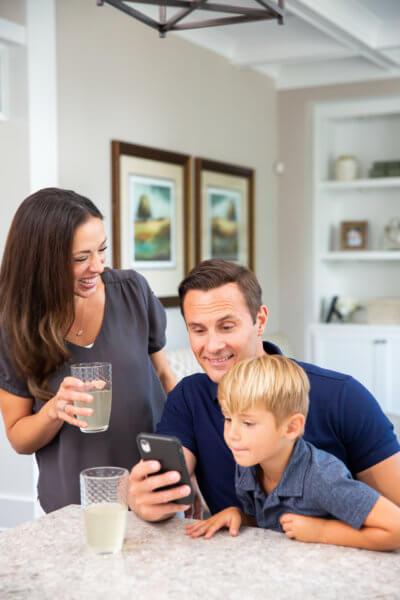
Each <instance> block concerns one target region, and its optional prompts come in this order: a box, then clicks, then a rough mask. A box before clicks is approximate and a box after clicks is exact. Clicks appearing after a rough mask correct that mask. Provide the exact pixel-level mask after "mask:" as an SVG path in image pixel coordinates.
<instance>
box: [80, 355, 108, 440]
mask: <svg viewBox="0 0 400 600" xmlns="http://www.w3.org/2000/svg"><path fill="white" fill-rule="evenodd" d="M71 375H72V377H76V378H77V379H80V380H81V381H83V383H84V387H83V388H79V389H80V391H84V392H86V393H88V394H91V396H93V402H91V403H90V404H86V403H85V402H74V405H75V406H80V407H83V408H92V409H93V414H92V415H90V416H85V417H83V418H84V419H85V421H86V422H87V427H81V431H83V432H84V433H98V432H100V431H107V429H108V424H109V422H110V413H111V392H112V376H111V364H110V363H106V362H104V363H103V362H96V363H77V364H74V365H71Z"/></svg>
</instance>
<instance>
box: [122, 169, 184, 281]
mask: <svg viewBox="0 0 400 600" xmlns="http://www.w3.org/2000/svg"><path fill="white" fill-rule="evenodd" d="M130 191H131V193H130V199H131V223H132V260H133V265H134V266H135V267H140V268H141V269H143V268H144V269H145V268H148V269H154V268H157V269H159V268H170V267H174V266H175V263H176V255H175V253H176V249H175V231H174V229H175V196H176V195H175V184H174V182H173V181H170V180H168V179H162V178H156V177H154V178H153V177H151V178H149V177H141V176H137V175H132V176H131V177H130Z"/></svg>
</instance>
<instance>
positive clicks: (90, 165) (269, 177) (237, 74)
mask: <svg viewBox="0 0 400 600" xmlns="http://www.w3.org/2000/svg"><path fill="white" fill-rule="evenodd" d="M56 12H57V67H58V124H59V173H60V185H61V186H66V187H70V188H73V189H77V190H79V191H81V192H82V193H84V194H87V195H88V196H89V197H91V198H92V199H94V201H95V202H96V203H97V204H98V205H99V206H100V207H101V209H102V210H103V211H104V214H105V215H106V219H107V227H108V230H109V231H110V223H111V213H110V208H111V200H110V188H111V181H110V140H111V139H119V140H124V141H128V142H132V143H137V144H144V145H149V146H154V147H156V148H163V149H167V150H173V151H177V152H183V153H186V154H191V155H197V156H202V157H206V158H210V159H214V160H220V161H224V162H232V163H236V164H239V165H245V166H248V167H252V168H254V169H255V170H256V271H257V274H258V276H259V278H260V280H261V283H262V285H263V288H264V291H265V301H266V302H267V303H268V305H269V306H270V309H271V319H270V330H271V331H272V330H275V329H277V328H278V321H279V310H278V306H279V305H278V300H277V299H278V272H277V203H276V195H277V189H276V180H275V176H274V175H273V173H272V169H271V165H272V162H273V161H274V160H275V157H276V118H277V112H276V92H275V89H274V87H273V84H272V82H271V81H270V80H269V79H268V78H266V77H265V76H261V75H259V74H257V73H254V72H251V71H249V70H244V69H241V68H238V67H235V66H233V65H231V64H230V63H229V62H228V61H227V60H225V59H224V58H221V57H219V56H217V55H215V54H213V53H211V52H209V51H206V50H204V49H201V48H199V47H197V46H194V45H192V44H189V43H188V42H187V41H185V40H183V39H180V38H178V37H177V36H174V35H170V36H168V37H167V38H166V39H163V40H162V39H160V38H159V37H158V34H157V33H156V32H155V31H153V30H152V29H150V28H148V27H146V26H144V25H142V24H140V23H137V22H136V21H135V20H134V19H132V18H130V17H129V16H127V15H124V14H122V13H121V12H119V11H117V10H115V9H114V8H112V7H110V6H103V7H101V8H100V7H96V5H95V2H87V1H86V2H82V0H59V1H58V2H57V4H56ZM168 312H169V321H170V325H171V324H173V327H171V326H170V327H169V332H170V333H169V335H168V341H169V344H170V345H171V346H175V347H176V346H179V345H180V344H181V343H182V342H183V341H184V336H185V333H184V330H183V327H182V323H181V319H180V317H179V316H178V315H177V311H175V310H173V311H168ZM172 332H173V333H172Z"/></svg>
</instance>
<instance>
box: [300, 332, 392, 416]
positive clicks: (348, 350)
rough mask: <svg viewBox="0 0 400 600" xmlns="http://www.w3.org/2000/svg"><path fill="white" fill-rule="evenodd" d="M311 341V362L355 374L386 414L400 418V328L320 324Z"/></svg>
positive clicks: (312, 333)
mask: <svg viewBox="0 0 400 600" xmlns="http://www.w3.org/2000/svg"><path fill="white" fill-rule="evenodd" d="M310 339H311V347H310V349H311V356H310V358H311V362H313V363H315V364H316V365H319V366H320V367H325V368H326V369H331V370H333V371H340V372H341V373H348V374H349V375H352V376H353V377H354V378H355V379H358V381H360V382H361V383H362V384H363V385H365V387H366V388H367V389H368V390H369V391H370V392H371V393H372V394H373V395H374V396H375V398H376V399H377V401H378V402H379V404H380V405H381V407H382V410H383V411H384V412H386V413H390V414H393V415H399V416H400V330H399V328H393V327H391V328H390V329H386V330H385V328H377V327H374V328H372V327H368V326H365V327H364V326H348V327H346V326H326V325H318V326H313V327H312V328H311V338H310Z"/></svg>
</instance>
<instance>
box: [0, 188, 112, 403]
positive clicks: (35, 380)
mask: <svg viewBox="0 0 400 600" xmlns="http://www.w3.org/2000/svg"><path fill="white" fill-rule="evenodd" d="M90 217H96V218H98V219H102V218H103V216H102V214H101V212H100V211H99V210H98V209H97V208H96V206H95V205H94V204H93V202H91V201H90V200H89V199H88V198H85V197H84V196H80V195H79V194H76V193H75V192H72V191H69V190H61V189H58V188H46V189H42V190H39V191H38V192H36V193H35V194H32V195H31V196H29V197H28V198H26V199H25V200H24V201H23V202H22V204H21V205H20V207H19V208H18V210H17V212H16V213H15V216H14V219H13V221H12V224H11V228H10V231H9V233H8V237H7V242H6V246H5V250H4V254H3V260H2V264H1V269H0V299H1V300H0V302H1V305H0V322H1V328H2V331H3V335H5V340H6V343H7V345H8V348H9V357H10V359H11V362H12V364H13V366H14V367H15V369H16V371H17V373H18V375H19V376H21V377H23V378H24V380H25V381H26V382H27V386H28V389H29V392H30V393H31V394H32V396H33V397H34V398H39V399H41V400H48V399H49V398H50V397H51V396H52V394H51V393H50V392H49V391H48V389H47V383H48V378H49V376H50V375H51V374H52V373H53V372H54V371H55V370H56V369H58V368H59V367H60V366H61V365H62V364H63V363H64V362H65V361H66V360H68V358H69V352H68V349H67V347H66V344H65V340H64V337H65V334H66V332H67V331H68V330H69V328H70V327H71V326H72V323H73V322H74V318H75V308H74V280H73V272H72V243H73V238H74V233H75V231H76V229H77V227H79V225H82V224H83V223H85V221H87V220H88V219H89V218H90Z"/></svg>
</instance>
